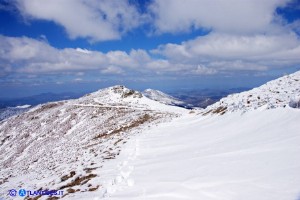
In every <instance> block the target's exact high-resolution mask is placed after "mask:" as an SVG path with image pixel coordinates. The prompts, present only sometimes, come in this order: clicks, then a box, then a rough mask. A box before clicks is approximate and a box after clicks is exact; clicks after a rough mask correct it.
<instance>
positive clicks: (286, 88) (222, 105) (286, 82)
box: [204, 71, 300, 114]
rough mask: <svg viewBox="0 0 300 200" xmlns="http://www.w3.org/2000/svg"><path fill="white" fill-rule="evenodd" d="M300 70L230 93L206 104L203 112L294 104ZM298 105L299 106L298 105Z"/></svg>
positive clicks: (298, 99) (232, 110)
mask: <svg viewBox="0 0 300 200" xmlns="http://www.w3.org/2000/svg"><path fill="white" fill-rule="evenodd" d="M299 95H300V71H298V72H296V73H293V74H290V75H286V76H283V77H281V78H278V79H276V80H273V81H270V82H267V83H266V84H264V85H262V86H260V87H257V88H254V89H252V90H249V91H246V92H241V93H238V94H232V95H229V96H227V97H225V98H222V99H221V100H220V101H218V102H217V103H215V104H213V105H210V106H208V107H207V108H206V109H205V111H204V114H209V113H219V114H224V113H226V112H234V111H240V110H241V111H244V112H246V111H249V110H256V109H259V108H261V109H270V108H277V107H286V106H294V107H297V102H299V101H300V96H299ZM298 107H300V106H298Z"/></svg>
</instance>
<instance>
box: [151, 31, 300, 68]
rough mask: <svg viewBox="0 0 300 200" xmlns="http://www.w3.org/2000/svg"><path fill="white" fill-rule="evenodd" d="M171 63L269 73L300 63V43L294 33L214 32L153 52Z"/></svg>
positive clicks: (168, 45) (165, 46)
mask: <svg viewBox="0 0 300 200" xmlns="http://www.w3.org/2000/svg"><path fill="white" fill-rule="evenodd" d="M152 52H153V53H157V54H161V55H163V56H165V57H166V58H167V59H168V60H169V61H170V62H174V63H178V62H180V63H185V64H204V65H205V66H206V67H210V68H213V69H216V70H223V71H224V70H267V69H270V68H272V67H287V66H291V65H294V64H299V63H300V57H299V55H300V40H299V38H298V36H297V35H296V34H294V33H287V34H280V35H251V36H245V35H234V34H223V33H211V34H209V35H206V36H201V37H198V38H196V39H193V40H189V41H186V42H182V43H181V44H172V43H171V44H166V45H161V46H159V47H158V48H157V49H155V50H153V51H152Z"/></svg>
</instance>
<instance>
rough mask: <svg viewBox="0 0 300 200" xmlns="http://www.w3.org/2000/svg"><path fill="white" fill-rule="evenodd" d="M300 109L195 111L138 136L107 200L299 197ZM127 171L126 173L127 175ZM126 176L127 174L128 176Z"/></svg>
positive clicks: (122, 160) (118, 162)
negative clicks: (203, 113) (211, 113)
mask: <svg viewBox="0 0 300 200" xmlns="http://www.w3.org/2000/svg"><path fill="white" fill-rule="evenodd" d="M299 121H300V110H299V109H293V108H277V109H271V110H264V111H261V110H255V111H250V112H247V113H246V114H243V115H242V114H241V112H235V113H231V114H230V115H229V114H228V115H222V116H219V115H215V116H207V117H199V115H195V114H187V115H185V116H184V117H181V118H179V119H176V120H174V121H173V122H171V123H166V124H161V125H159V127H157V128H155V129H152V130H149V131H146V132H145V133H144V134H141V135H137V136H136V137H135V138H134V139H132V140H131V142H130V143H128V144H127V145H126V149H125V150H124V151H123V152H122V153H121V155H120V157H119V158H118V159H116V160H114V161H112V162H111V163H109V165H107V166H106V167H104V168H103V173H104V174H106V173H108V174H109V172H111V171H113V170H112V169H113V168H116V167H115V166H118V167H117V169H115V170H116V171H118V170H119V174H120V179H121V180H122V181H120V183H119V184H117V183H116V184H115V185H111V186H109V185H106V186H105V187H106V188H107V191H108V193H107V194H106V197H107V199H114V200H115V199H122V200H124V199H137V200H142V199H155V200H158V199H162V200H168V199H170V200H174V199H184V200H186V199H195V200H198V199H204V200H241V199H242V200H298V199H299V197H300V187H299V186H300V159H299V155H300V134H299V133H300V132H299V130H300V123H299ZM122 174H124V176H122ZM122 178H123V179H122Z"/></svg>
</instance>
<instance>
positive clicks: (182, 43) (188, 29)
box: [0, 0, 300, 97]
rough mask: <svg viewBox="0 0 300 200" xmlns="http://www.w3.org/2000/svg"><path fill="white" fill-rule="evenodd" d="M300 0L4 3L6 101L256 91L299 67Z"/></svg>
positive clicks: (0, 62) (0, 79) (0, 6)
mask: <svg viewBox="0 0 300 200" xmlns="http://www.w3.org/2000/svg"><path fill="white" fill-rule="evenodd" d="M299 34H300V2H299V1H289V0H267V1H261V0H245V1H240V0H228V1H223V0H214V1H212V0H187V1H182V0H151V1H150V0H149V1H142V0H49V1H39V0H0V45H1V49H0V97H18V96H28V95H33V94H38V93H41V92H65V91H73V92H76V91H78V92H85V91H87V92H90V91H94V90H97V89H99V88H103V87H107V86H111V85H116V84H124V85H126V86H128V87H131V88H134V89H139V90H142V89H146V88H154V89H160V90H163V91H174V90H179V89H203V88H219V89H222V88H237V87H255V86H258V85H260V84H262V83H264V82H266V81H268V80H271V79H273V78H275V77H278V76H281V75H283V74H285V73H291V72H294V71H297V70H299V69H300V38H299Z"/></svg>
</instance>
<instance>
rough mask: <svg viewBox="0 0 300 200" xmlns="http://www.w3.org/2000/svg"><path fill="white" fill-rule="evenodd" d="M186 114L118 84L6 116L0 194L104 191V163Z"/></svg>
mask: <svg viewBox="0 0 300 200" xmlns="http://www.w3.org/2000/svg"><path fill="white" fill-rule="evenodd" d="M186 112H188V111H187V110H185V109H183V108H173V107H172V106H167V105H164V104H161V103H159V102H156V101H153V100H150V99H148V98H146V97H144V96H142V94H141V93H139V92H137V91H133V90H129V89H127V88H125V87H124V86H115V87H110V88H106V89H103V90H99V91H97V92H95V93H91V94H88V95H86V96H84V97H82V98H79V99H75V100H67V101H59V102H52V103H47V104H42V105H38V106H36V107H34V108H32V109H30V110H29V111H27V112H25V113H23V114H20V115H18V116H13V117H11V118H9V119H8V120H4V121H2V122H0V186H1V190H0V197H2V196H3V197H4V198H6V199H10V198H11V197H8V196H7V194H8V190H10V189H20V188H25V189H28V190H38V189H40V188H42V189H44V190H45V189H49V190H63V191H64V193H65V194H66V196H65V197H68V196H69V195H70V196H72V195H74V194H77V193H87V192H91V191H93V190H97V191H98V192H100V193H101V192H103V191H105V189H104V188H102V179H101V176H102V170H101V168H102V167H103V164H104V163H105V162H107V161H109V160H111V159H115V158H116V156H118V155H119V154H120V151H121V148H122V146H123V145H124V144H126V142H127V140H128V139H129V138H130V137H132V136H133V135H134V134H137V133H139V132H141V131H142V130H147V129H148V128H149V127H151V126H154V125H156V124H158V123H161V122H165V121H170V120H172V119H173V118H176V117H179V116H181V115H182V114H184V113H186ZM40 199H46V197H45V196H43V197H41V198H40Z"/></svg>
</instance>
